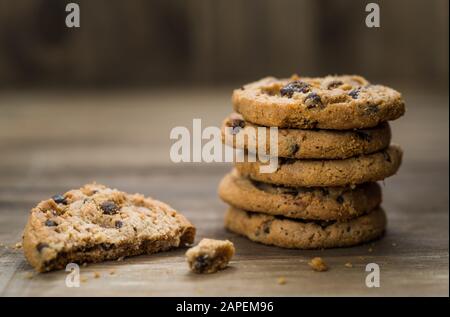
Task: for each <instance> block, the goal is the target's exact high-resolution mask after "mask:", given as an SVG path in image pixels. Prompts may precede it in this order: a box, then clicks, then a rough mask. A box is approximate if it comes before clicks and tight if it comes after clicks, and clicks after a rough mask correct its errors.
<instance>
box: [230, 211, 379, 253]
mask: <svg viewBox="0 0 450 317" xmlns="http://www.w3.org/2000/svg"><path fill="white" fill-rule="evenodd" d="M225 227H226V228H227V229H228V230H230V231H233V232H235V233H238V234H240V235H243V236H245V237H247V238H249V239H250V240H253V241H256V242H260V243H263V244H268V245H275V246H278V247H282V248H292V249H319V248H334V247H346V246H352V245H356V244H360V243H363V242H367V241H370V240H373V239H375V238H378V237H380V236H381V235H382V234H383V232H384V230H385V228H386V215H385V213H384V211H383V209H381V208H380V207H378V208H376V209H375V210H373V211H371V212H370V213H368V214H365V215H363V216H360V217H357V218H353V219H351V220H349V221H347V222H339V221H330V222H319V221H301V220H299V219H288V218H283V217H274V216H271V215H266V214H262V213H253V212H247V211H244V210H241V209H237V208H233V207H230V208H229V209H228V212H227V214H226V216H225Z"/></svg>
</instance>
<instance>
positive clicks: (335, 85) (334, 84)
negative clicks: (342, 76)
mask: <svg viewBox="0 0 450 317" xmlns="http://www.w3.org/2000/svg"><path fill="white" fill-rule="evenodd" d="M342 84H343V82H342V81H340V80H333V81H331V82H329V83H328V85H327V89H335V88H338V87H339V86H340V85H342Z"/></svg>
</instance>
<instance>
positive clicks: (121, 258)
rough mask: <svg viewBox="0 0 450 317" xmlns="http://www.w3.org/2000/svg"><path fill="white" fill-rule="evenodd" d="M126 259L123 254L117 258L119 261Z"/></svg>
mask: <svg viewBox="0 0 450 317" xmlns="http://www.w3.org/2000/svg"><path fill="white" fill-rule="evenodd" d="M124 259H125V257H124V256H121V257H120V258H118V259H117V262H122V261H123V260H124Z"/></svg>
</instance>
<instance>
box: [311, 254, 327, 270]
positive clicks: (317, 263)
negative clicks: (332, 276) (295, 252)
mask: <svg viewBox="0 0 450 317" xmlns="http://www.w3.org/2000/svg"><path fill="white" fill-rule="evenodd" d="M308 264H309V266H310V267H311V268H312V269H313V270H314V271H316V272H325V271H328V266H327V264H326V263H325V262H324V261H323V260H322V258H321V257H315V258H313V259H311V261H309V263H308Z"/></svg>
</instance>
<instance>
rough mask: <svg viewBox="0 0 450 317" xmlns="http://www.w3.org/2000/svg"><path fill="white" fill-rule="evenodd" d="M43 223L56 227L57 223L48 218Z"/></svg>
mask: <svg viewBox="0 0 450 317" xmlns="http://www.w3.org/2000/svg"><path fill="white" fill-rule="evenodd" d="M45 225H46V226H47V227H56V226H57V225H58V224H57V223H56V222H54V221H53V220H50V219H48V220H46V221H45Z"/></svg>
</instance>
